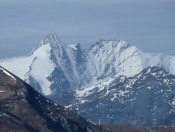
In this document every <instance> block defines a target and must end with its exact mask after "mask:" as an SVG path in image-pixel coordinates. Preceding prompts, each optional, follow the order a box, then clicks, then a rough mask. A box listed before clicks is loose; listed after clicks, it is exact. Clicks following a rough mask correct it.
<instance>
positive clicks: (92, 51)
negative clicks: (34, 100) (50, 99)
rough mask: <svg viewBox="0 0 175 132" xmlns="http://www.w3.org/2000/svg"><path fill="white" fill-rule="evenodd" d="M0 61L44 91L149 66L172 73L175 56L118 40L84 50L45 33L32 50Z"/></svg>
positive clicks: (84, 84)
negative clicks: (23, 54)
mask: <svg viewBox="0 0 175 132" xmlns="http://www.w3.org/2000/svg"><path fill="white" fill-rule="evenodd" d="M0 65H2V66H3V67H5V68H7V69H8V70H9V71H11V72H12V73H14V74H16V75H17V76H19V77H20V78H21V79H23V80H25V81H26V82H27V83H29V84H30V85H32V86H33V87H34V88H35V89H37V90H38V91H39V92H41V93H43V94H44V95H50V94H55V93H59V92H60V91H63V90H68V89H77V88H85V87H89V86H94V85H96V84H98V83H100V82H104V81H106V80H109V79H110V78H116V77H119V76H120V75H124V76H126V77H133V76H135V75H136V74H138V73H139V72H141V71H142V70H144V69H145V68H147V67H149V66H158V67H162V68H164V69H165V70H166V71H168V72H169V73H171V74H175V68H174V66H175V57H174V56H165V55H163V54H153V53H144V52H142V51H140V50H139V49H137V48H136V47H134V46H131V45H129V44H128V43H127V42H124V41H121V40H118V41H116V40H109V41H106V40H101V41H99V42H97V43H95V44H94V45H92V46H91V47H90V48H89V49H87V50H82V48H81V46H80V44H73V45H72V44H71V45H68V46H66V44H64V43H63V42H61V41H60V40H59V39H58V37H57V36H56V34H50V35H48V36H46V37H45V38H44V39H43V40H42V41H41V43H40V45H39V47H38V48H36V49H35V50H34V51H33V52H31V54H29V55H28V56H26V57H17V58H11V59H5V60H0Z"/></svg>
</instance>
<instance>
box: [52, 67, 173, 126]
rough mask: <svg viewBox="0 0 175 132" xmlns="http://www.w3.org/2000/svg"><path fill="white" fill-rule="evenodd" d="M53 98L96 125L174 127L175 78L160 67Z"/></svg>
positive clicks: (63, 93) (60, 94)
mask: <svg viewBox="0 0 175 132" xmlns="http://www.w3.org/2000/svg"><path fill="white" fill-rule="evenodd" d="M50 98H51V99H53V100H55V101H57V102H59V103H60V104H64V105H66V106H67V107H68V108H70V109H71V110H73V111H75V112H77V113H78V114H79V115H81V116H83V117H84V118H86V119H89V120H91V121H93V122H94V123H96V124H132V125H134V126H137V127H156V126H171V125H174V124H175V76H174V75H171V74H169V73H168V72H166V71H165V70H164V69H162V68H159V67H149V68H147V69H145V70H143V71H142V72H140V73H139V74H137V75H136V76H134V77H130V78H127V77H125V76H120V77H118V78H115V79H112V80H110V81H107V82H103V83H101V84H99V85H96V86H94V87H90V88H86V89H82V90H73V91H70V90H69V91H66V92H62V93H59V94H57V96H50Z"/></svg>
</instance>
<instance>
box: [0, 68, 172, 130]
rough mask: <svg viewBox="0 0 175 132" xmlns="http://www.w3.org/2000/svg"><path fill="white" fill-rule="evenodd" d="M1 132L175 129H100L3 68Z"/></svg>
mask: <svg viewBox="0 0 175 132" xmlns="http://www.w3.org/2000/svg"><path fill="white" fill-rule="evenodd" d="M0 130H1V132H58V131H61V132H116V131H119V132H128V131H130V132H152V131H156V132H164V131H167V132H173V131H174V130H175V127H163V126H162V127H153V128H148V127H147V128H136V127H133V126H131V125H125V124H120V125H105V126H98V125H95V124H94V123H92V122H90V121H86V120H85V119H84V118H82V117H80V116H79V115H76V114H74V113H72V112H71V111H69V110H68V109H66V108H65V107H63V106H61V105H59V104H56V103H54V102H52V101H50V100H49V99H47V98H45V97H44V96H42V95H41V94H39V93H38V92H37V91H36V90H35V89H33V88H32V87H31V86H29V85H28V84H27V83H25V82H24V81H22V80H21V79H19V78H18V77H16V76H15V75H13V74H12V73H10V72H9V71H7V70H6V69H4V68H2V67H0Z"/></svg>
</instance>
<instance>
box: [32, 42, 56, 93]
mask: <svg viewBox="0 0 175 132" xmlns="http://www.w3.org/2000/svg"><path fill="white" fill-rule="evenodd" d="M50 50H51V47H50V44H46V45H43V46H42V47H40V48H39V49H38V50H37V52H35V56H36V58H35V59H34V61H33V63H32V69H31V71H30V75H31V76H32V77H33V78H34V79H35V80H36V81H37V82H38V83H39V85H40V86H41V88H42V91H43V93H44V94H45V95H49V94H51V89H50V85H51V82H50V81H49V80H48V79H47V78H48V75H50V74H51V73H52V72H53V70H54V68H55V65H54V63H53V62H52V61H51V60H50Z"/></svg>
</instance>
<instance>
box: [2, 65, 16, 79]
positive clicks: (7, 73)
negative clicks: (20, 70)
mask: <svg viewBox="0 0 175 132" xmlns="http://www.w3.org/2000/svg"><path fill="white" fill-rule="evenodd" d="M0 69H1V70H2V71H3V72H4V73H5V74H6V75H8V76H9V77H11V78H12V79H13V80H14V81H16V78H15V77H14V76H13V75H11V74H10V73H9V72H7V71H6V70H5V69H3V68H1V67H0Z"/></svg>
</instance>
